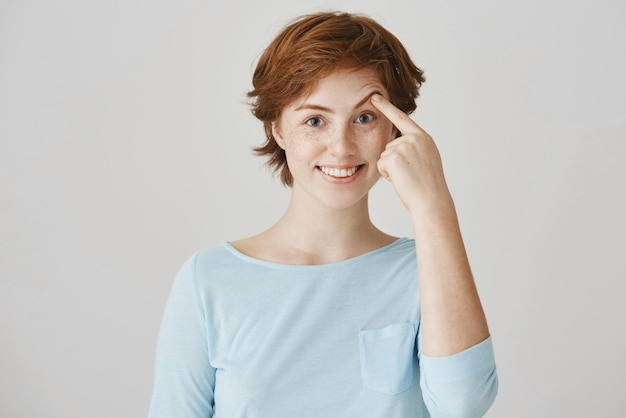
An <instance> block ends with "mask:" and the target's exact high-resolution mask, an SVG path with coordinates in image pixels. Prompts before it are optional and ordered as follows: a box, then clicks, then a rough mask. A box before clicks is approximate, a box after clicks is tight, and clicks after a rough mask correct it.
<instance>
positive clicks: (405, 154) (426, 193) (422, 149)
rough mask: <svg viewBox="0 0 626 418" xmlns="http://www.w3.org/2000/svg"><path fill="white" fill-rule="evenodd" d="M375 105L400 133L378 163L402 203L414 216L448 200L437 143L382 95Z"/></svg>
mask: <svg viewBox="0 0 626 418" xmlns="http://www.w3.org/2000/svg"><path fill="white" fill-rule="evenodd" d="M372 103H373V105H374V106H375V107H376V108H377V109H378V110H379V111H380V112H381V113H382V114H383V115H384V116H385V117H387V119H389V121H390V122H391V123H392V124H393V125H394V126H395V127H396V128H397V129H398V130H399V131H400V132H401V134H402V135H401V136H400V137H398V138H396V139H394V140H392V141H391V142H389V143H388V144H387V147H386V148H385V151H383V153H382V154H381V155H380V159H379V160H378V171H379V172H380V174H381V175H382V176H383V177H385V178H386V179H387V180H389V181H390V182H391V184H393V187H394V189H395V190H396V193H397V194H398V196H399V197H400V200H401V201H402V203H403V204H404V206H406V208H407V209H408V210H409V211H410V212H411V213H416V211H417V212H419V211H420V209H425V208H426V207H428V206H429V205H432V204H436V202H439V203H441V199H445V200H449V199H450V195H449V191H448V186H447V184H446V180H445V177H444V174H443V166H442V164H441V157H440V155H439V151H438V150H437V146H436V145H435V141H433V139H432V137H431V136H430V135H429V134H428V133H427V132H426V131H424V130H423V129H422V128H421V127H420V126H419V125H418V124H417V123H415V122H414V121H413V120H412V119H411V118H410V117H409V116H408V115H407V114H406V113H404V112H403V111H402V110H400V109H398V108H397V107H395V106H394V105H393V104H392V103H391V102H390V101H389V100H387V99H386V98H385V97H383V96H381V95H380V94H375V95H373V96H372Z"/></svg>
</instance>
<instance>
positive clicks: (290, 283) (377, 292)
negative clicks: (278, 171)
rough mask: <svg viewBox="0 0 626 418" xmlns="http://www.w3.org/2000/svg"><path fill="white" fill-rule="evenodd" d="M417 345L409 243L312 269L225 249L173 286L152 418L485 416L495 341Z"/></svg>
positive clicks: (204, 255)
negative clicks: (451, 349) (434, 348)
mask: <svg viewBox="0 0 626 418" xmlns="http://www.w3.org/2000/svg"><path fill="white" fill-rule="evenodd" d="M419 336H420V301H419V289H418V280H417V265H416V259H415V243H414V241H413V240H411V239H407V238H402V239H399V240H397V241H395V242H394V243H392V244H390V245H388V246H386V247H383V248H380V249H378V250H375V251H372V252H369V253H366V254H363V255H361V256H358V257H355V258H352V259H348V260H345V261H341V262H337V263H331V264H324V265H310V266H302V265H285V264H276V263H271V262H266V261H261V260H257V259H254V258H251V257H248V256H246V255H244V254H242V253H240V252H238V251H237V250H236V249H234V248H233V247H232V246H231V245H229V244H228V243H223V244H220V245H218V246H216V247H213V248H211V249H208V250H205V251H203V252H200V253H198V254H196V255H194V256H193V257H192V258H191V259H190V260H189V261H188V262H187V263H185V265H184V266H183V267H182V268H181V270H180V272H179V274H178V276H177V278H176V280H175V282H174V285H173V287H172V291H171V294H170V297H169V300H168V303H167V307H166V310H165V314H164V317H163V322H162V325H161V332H160V336H159V342H158V348H157V358H156V370H155V384H154V392H153V396H152V403H151V405H150V413H149V416H150V418H162V417H168V418H173V417H177V418H181V417H182V418H196V417H211V416H213V414H215V416H216V417H222V418H236V417H255V418H257V417H258V418H263V417H272V418H276V417H298V418H301V417H316V418H317V417H326V418H328V417H358V418H364V417H377V418H379V417H394V418H400V417H415V418H417V417H428V416H432V417H479V416H482V415H483V414H484V413H485V411H486V410H487V409H488V408H489V406H490V405H491V403H492V402H493V400H494V398H495V396H496V392H497V385H498V381H497V376H496V369H495V362H494V355H493V348H492V344H491V338H488V339H487V340H485V341H483V342H482V343H480V344H477V345H476V346H474V347H471V348H469V349H468V350H465V351H463V352H461V353H458V354H455V355H452V356H448V357H428V356H425V355H423V354H422V353H421V350H420V348H421V347H420V343H419V342H420V337H419Z"/></svg>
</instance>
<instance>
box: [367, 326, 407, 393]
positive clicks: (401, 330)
mask: <svg viewBox="0 0 626 418" xmlns="http://www.w3.org/2000/svg"><path fill="white" fill-rule="evenodd" d="M415 334H416V327H415V325H414V324H411V323H401V324H392V325H389V326H387V327H385V328H380V329H371V330H361V331H360V332H359V349H360V354H361V378H362V379H363V385H364V386H365V387H367V388H369V389H372V390H375V391H378V392H382V393H386V394H388V395H396V394H398V393H400V392H404V391H405V390H407V389H409V388H411V387H412V386H413V385H415V382H416V380H417V354H416V352H415Z"/></svg>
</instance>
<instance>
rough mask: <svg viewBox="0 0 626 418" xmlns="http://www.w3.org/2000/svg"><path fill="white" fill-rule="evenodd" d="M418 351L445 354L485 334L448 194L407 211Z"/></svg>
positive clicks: (476, 340) (472, 281) (431, 354)
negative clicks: (417, 292) (416, 287)
mask: <svg viewBox="0 0 626 418" xmlns="http://www.w3.org/2000/svg"><path fill="white" fill-rule="evenodd" d="M412 218H413V225H414V228H415V246H416V251H417V260H418V262H417V264H418V280H419V285H420V298H421V300H420V302H421V317H422V319H421V329H422V331H421V333H422V347H423V351H424V354H426V355H430V356H447V355H452V354H455V353H458V352H461V351H463V350H465V349H467V348H469V347H472V346H473V345H476V344H478V343H480V342H481V341H483V340H485V339H486V338H487V337H488V336H489V330H488V327H487V321H486V319H485V315H484V312H483V309H482V305H481V303H480V299H479V297H478V292H477V290H476V286H475V284H474V279H473V277H472V273H471V270H470V265H469V261H468V258H467V254H466V252H465V246H464V244H463V239H462V237H461V231H460V228H459V223H458V219H457V215H456V210H455V208H454V203H453V201H452V198H451V197H450V196H449V194H447V193H446V195H445V196H444V197H442V198H439V199H435V200H434V203H432V204H430V205H428V206H424V207H422V208H420V209H419V210H413V211H412Z"/></svg>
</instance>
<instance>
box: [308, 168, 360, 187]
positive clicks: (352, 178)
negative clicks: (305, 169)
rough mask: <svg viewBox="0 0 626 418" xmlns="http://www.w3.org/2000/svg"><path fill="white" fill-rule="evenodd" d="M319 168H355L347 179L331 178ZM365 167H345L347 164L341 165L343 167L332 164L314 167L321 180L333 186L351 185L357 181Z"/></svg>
mask: <svg viewBox="0 0 626 418" xmlns="http://www.w3.org/2000/svg"><path fill="white" fill-rule="evenodd" d="M321 167H327V168H335V169H351V168H354V167H356V168H357V169H356V172H355V173H354V174H353V175H351V176H349V177H333V176H331V175H328V174H326V173H324V172H323V171H322V169H321ZM364 167H365V164H356V165H354V164H351V165H347V164H343V165H336V164H335V165H333V164H329V165H326V164H324V165H318V166H316V167H315V169H316V170H317V172H318V173H319V174H320V175H321V176H322V178H323V179H324V180H326V181H327V182H329V183H333V184H348V183H352V182H354V181H356V180H357V178H359V177H360V175H361V172H362V171H363V168H364Z"/></svg>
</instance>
